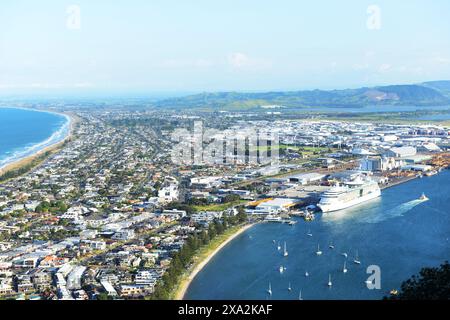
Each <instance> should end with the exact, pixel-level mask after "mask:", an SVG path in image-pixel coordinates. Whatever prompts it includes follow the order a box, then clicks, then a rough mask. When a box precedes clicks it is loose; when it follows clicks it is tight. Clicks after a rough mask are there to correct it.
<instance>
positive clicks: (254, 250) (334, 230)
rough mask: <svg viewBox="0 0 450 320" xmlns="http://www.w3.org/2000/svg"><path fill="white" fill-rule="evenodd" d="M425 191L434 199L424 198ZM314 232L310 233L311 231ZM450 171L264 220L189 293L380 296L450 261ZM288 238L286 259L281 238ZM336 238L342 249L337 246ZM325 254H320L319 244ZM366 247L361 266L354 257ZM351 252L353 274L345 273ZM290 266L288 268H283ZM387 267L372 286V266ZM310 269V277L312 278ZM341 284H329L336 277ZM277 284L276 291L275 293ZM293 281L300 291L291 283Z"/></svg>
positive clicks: (226, 251)
mask: <svg viewBox="0 0 450 320" xmlns="http://www.w3.org/2000/svg"><path fill="white" fill-rule="evenodd" d="M422 192H425V193H426V194H427V196H428V197H429V198H430V200H429V201H426V202H421V201H418V200H416V199H417V198H418V197H419V196H420V195H421V194H422ZM309 230H310V231H311V233H312V234H313V236H312V237H309V236H307V233H308V231H309ZM449 238H450V171H448V170H447V171H444V172H442V173H440V174H439V175H435V176H432V177H428V178H423V179H416V180H413V181H410V182H408V183H404V184H401V185H398V186H395V187H392V188H389V189H386V190H383V192H382V196H381V197H380V198H378V199H375V200H372V201H371V202H368V203H367V204H364V205H361V206H358V207H355V208H352V209H347V210H344V211H341V212H340V213H339V214H336V213H334V214H327V215H321V216H319V217H318V218H317V219H316V220H315V221H314V222H311V223H306V222H304V221H303V220H299V222H298V223H297V224H296V225H294V226H289V225H286V224H276V223H272V224H270V223H263V224H259V225H256V226H255V227H253V228H251V229H249V230H247V231H246V232H244V233H243V234H241V235H240V236H238V237H237V238H236V239H234V240H233V241H232V242H231V243H230V244H229V245H227V246H226V247H225V248H224V249H223V250H221V251H220V252H219V253H218V254H217V255H216V256H215V257H214V258H213V259H212V260H211V261H210V263H209V264H208V265H207V266H206V267H205V268H204V269H203V270H202V271H201V272H200V273H199V274H198V275H197V277H196V278H195V279H194V280H193V282H192V283H191V285H190V287H189V289H188V291H187V293H186V298H187V299H298V295H299V291H300V290H302V297H303V299H305V300H308V299H380V298H382V297H383V296H385V295H386V294H387V293H388V292H389V291H390V290H392V289H393V288H399V286H400V284H401V282H402V281H404V280H406V279H408V278H409V277H410V276H411V275H413V274H416V273H417V272H418V271H419V270H420V269H421V268H422V267H424V266H438V265H439V264H440V263H442V262H444V261H445V260H448V259H450V240H449ZM273 240H276V242H278V241H280V242H281V244H283V242H284V241H286V243H287V248H288V251H289V256H288V257H283V256H282V254H281V253H280V252H279V251H278V250H277V248H276V245H275V244H274V243H273ZM330 241H331V242H333V244H334V246H335V249H330V248H329V243H330ZM318 243H319V244H320V246H321V250H322V251H323V254H322V255H321V256H317V255H316V253H315V252H316V251H317V244H318ZM356 251H358V254H359V259H360V261H361V265H356V264H354V263H353V260H354V256H355V253H356ZM342 252H347V253H348V259H347V268H348V273H346V274H344V273H343V272H342V269H343V263H344V260H345V257H344V256H342V255H341V253H342ZM281 265H282V266H283V267H285V268H286V270H285V271H284V272H283V273H282V274H280V272H279V267H280V266H281ZM369 265H378V266H379V267H380V269H381V289H380V290H377V289H375V290H369V289H368V288H367V285H366V283H365V281H366V280H367V278H368V277H369V274H367V273H366V268H367V267H368V266H369ZM305 271H308V272H309V275H310V276H309V277H305ZM329 274H331V277H332V282H333V286H332V287H331V288H328V286H327V282H328V275H329ZM269 282H270V283H271V285H272V291H273V295H272V296H271V297H270V296H269V295H268V294H267V292H266V291H267V288H268V285H269ZM289 282H290V283H291V287H292V291H288V290H287V288H288V286H289Z"/></svg>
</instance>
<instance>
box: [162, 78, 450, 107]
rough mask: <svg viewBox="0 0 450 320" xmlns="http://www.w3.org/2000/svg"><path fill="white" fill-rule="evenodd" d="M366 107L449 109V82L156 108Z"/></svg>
mask: <svg viewBox="0 0 450 320" xmlns="http://www.w3.org/2000/svg"><path fill="white" fill-rule="evenodd" d="M367 105H374V106H376V105H414V106H435V105H449V106H450V81H435V82H426V83H423V84H413V85H390V86H379V87H372V88H359V89H345V90H329V91H326V90H309V91H284V92H254V93H244V92H216V93H201V94H196V95H190V96H186V97H178V98H171V99H165V100H161V101H158V102H156V103H155V106H156V107H160V108H169V109H195V110H210V111H214V110H229V111H231V110H236V111H237V110H257V109H261V107H263V108H266V106H269V108H270V107H271V106H275V107H277V106H278V107H284V108H289V109H297V108H305V107H325V106H326V107H343V108H345V107H360V106H361V107H362V106H367Z"/></svg>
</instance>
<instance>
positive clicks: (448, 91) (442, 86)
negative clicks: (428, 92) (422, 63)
mask: <svg viewBox="0 0 450 320" xmlns="http://www.w3.org/2000/svg"><path fill="white" fill-rule="evenodd" d="M422 85H423V86H425V87H428V88H432V89H435V90H437V91H439V92H440V93H442V94H444V95H445V96H446V97H448V98H450V81H447V80H441V81H429V82H424V83H422Z"/></svg>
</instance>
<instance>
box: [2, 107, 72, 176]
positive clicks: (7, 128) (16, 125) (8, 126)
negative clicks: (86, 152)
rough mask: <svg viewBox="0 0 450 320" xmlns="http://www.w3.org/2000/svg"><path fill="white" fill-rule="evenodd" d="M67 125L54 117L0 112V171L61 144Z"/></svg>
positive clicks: (7, 110) (24, 111)
mask: <svg viewBox="0 0 450 320" xmlns="http://www.w3.org/2000/svg"><path fill="white" fill-rule="evenodd" d="M69 123H70V120H69V119H68V117H66V116H64V115H60V114H56V113H50V112H41V111H34V110H29V109H16V108H0V168H2V167H4V166H5V165H8V164H10V163H11V162H14V161H16V160H18V159H21V158H24V157H27V156H30V155H32V154H34V153H36V152H37V151H40V150H42V149H44V148H46V147H48V146H50V145H52V144H54V143H56V142H59V141H61V140H62V139H64V138H65V137H66V136H67V134H68V133H69Z"/></svg>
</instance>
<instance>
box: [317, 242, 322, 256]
mask: <svg viewBox="0 0 450 320" xmlns="http://www.w3.org/2000/svg"><path fill="white" fill-rule="evenodd" d="M316 254H317V255H318V256H320V255H321V254H322V251H320V246H319V244H317V251H316Z"/></svg>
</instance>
